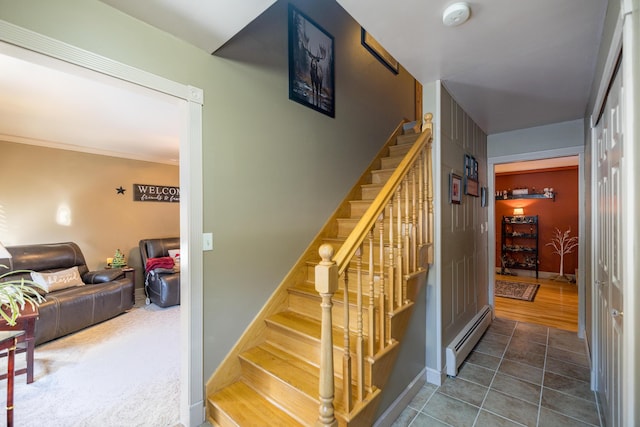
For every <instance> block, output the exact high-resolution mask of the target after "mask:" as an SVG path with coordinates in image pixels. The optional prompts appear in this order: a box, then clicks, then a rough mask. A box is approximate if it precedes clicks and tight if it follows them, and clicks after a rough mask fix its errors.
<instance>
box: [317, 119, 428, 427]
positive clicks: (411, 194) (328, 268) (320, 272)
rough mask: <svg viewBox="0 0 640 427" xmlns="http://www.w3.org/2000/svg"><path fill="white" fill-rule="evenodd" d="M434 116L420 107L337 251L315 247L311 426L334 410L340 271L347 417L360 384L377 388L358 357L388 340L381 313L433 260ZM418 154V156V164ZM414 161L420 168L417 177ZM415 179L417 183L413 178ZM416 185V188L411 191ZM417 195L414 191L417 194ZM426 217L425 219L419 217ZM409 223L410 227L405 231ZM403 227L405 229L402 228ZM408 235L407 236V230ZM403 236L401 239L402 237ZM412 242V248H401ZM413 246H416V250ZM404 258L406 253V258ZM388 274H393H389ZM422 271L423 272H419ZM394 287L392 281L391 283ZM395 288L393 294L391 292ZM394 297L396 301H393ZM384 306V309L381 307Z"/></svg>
mask: <svg viewBox="0 0 640 427" xmlns="http://www.w3.org/2000/svg"><path fill="white" fill-rule="evenodd" d="M432 118H433V115H432V114H430V113H428V114H425V123H424V125H423V126H422V127H421V128H422V133H421V134H420V135H419V136H418V138H417V139H416V140H415V142H414V143H413V145H412V146H411V148H410V149H409V151H408V152H407V153H406V154H405V155H404V157H403V158H402V160H401V161H400V163H399V164H398V166H397V167H396V168H395V170H394V171H393V172H392V174H391V176H390V177H389V179H388V180H387V181H386V183H385V184H384V185H383V186H382V188H381V189H380V191H379V193H378V194H377V196H376V197H375V198H374V200H373V201H372V202H371V204H370V206H369V207H368V208H367V210H366V211H365V213H364V214H363V215H362V217H361V218H360V220H359V221H358V222H357V224H356V225H355V227H354V229H353V230H352V231H351V233H349V236H348V237H347V238H346V240H345V241H344V243H343V244H342V245H341V247H340V249H339V250H338V252H337V253H336V254H335V256H333V247H332V246H331V245H330V244H324V245H322V246H321V247H320V250H319V253H320V256H321V258H322V261H321V262H320V263H319V264H318V265H317V266H316V268H315V279H316V290H317V292H318V293H319V294H320V296H321V297H322V303H321V307H322V313H323V314H322V324H321V330H322V337H321V340H320V353H321V355H322V357H321V360H320V378H319V398H320V407H319V416H318V419H317V421H316V426H325V427H333V426H337V424H338V423H337V421H336V417H335V413H334V408H335V406H334V399H335V388H334V376H335V372H334V369H333V366H334V365H333V338H332V334H331V332H330V331H331V330H332V328H333V326H332V325H333V319H332V306H333V303H332V300H333V295H334V293H335V292H336V291H337V290H338V288H339V285H338V282H339V278H340V277H343V279H344V289H343V291H344V310H343V311H344V318H345V319H344V326H343V327H344V352H343V354H344V357H343V378H342V382H343V387H342V388H343V403H344V404H343V410H344V411H345V412H346V414H345V415H346V416H347V418H349V417H350V416H352V415H355V414H356V413H357V412H358V411H359V410H361V409H362V407H363V406H362V404H363V402H365V400H367V399H369V397H366V398H365V396H364V389H365V388H366V390H367V393H368V394H369V395H370V396H371V395H372V394H371V393H376V387H375V385H374V383H373V381H372V379H371V375H372V374H371V373H370V376H369V380H368V384H365V372H364V363H365V359H367V360H368V361H369V363H370V362H372V361H373V360H374V358H375V357H376V355H377V354H381V353H382V352H384V351H385V348H386V346H391V345H393V344H394V342H395V340H394V339H393V335H392V332H391V331H390V330H389V331H388V333H387V332H386V331H385V325H384V324H385V323H386V321H385V320H384V318H385V316H387V314H388V315H389V316H393V315H394V314H393V311H394V310H395V309H402V308H404V307H406V306H408V305H409V304H410V301H409V298H408V296H407V280H409V277H411V276H412V275H413V274H415V273H418V272H420V273H421V274H424V272H425V271H426V269H425V267H427V265H425V264H430V263H432V262H433V258H432V256H433V255H432V254H433V252H432V249H431V247H432V243H433V176H432V174H433V165H432V155H431V144H432V142H433V124H432ZM418 160H420V161H421V162H420V163H418ZM416 168H418V169H419V172H418V176H416ZM416 181H417V182H416ZM416 186H417V187H419V190H418V193H419V194H417V195H416ZM402 190H404V212H405V216H404V219H402V216H401V210H402V206H403V195H401V194H400V193H401V191H402ZM394 196H395V197H396V207H397V215H398V216H397V236H396V237H397V246H395V244H396V241H394V232H393V227H394V224H393V207H394V206H393V203H394V202H393V197H394ZM416 196H417V197H416ZM416 200H418V204H419V207H418V209H419V210H420V216H419V223H418V224H416ZM409 202H411V203H412V208H413V211H412V213H411V215H410V214H409ZM387 206H389V207H390V208H391V209H390V213H389V218H390V229H389V234H388V236H389V247H390V251H389V264H388V266H389V272H388V278H389V281H390V285H391V287H392V288H395V289H390V292H391V295H390V296H389V302H388V303H386V302H385V296H384V294H383V292H384V286H383V280H384V276H385V272H384V271H383V270H384V268H385V262H384V260H383V258H384V257H383V249H382V248H383V246H384V242H383V240H382V239H383V238H384V216H385V210H386V208H387ZM425 221H426V223H425ZM376 224H378V228H379V233H380V238H381V240H380V242H379V244H380V252H379V253H380V258H381V263H380V264H379V267H380V270H379V271H380V273H379V274H380V288H381V291H380V294H379V295H378V296H377V298H378V303H379V306H380V309H377V308H376V306H375V305H376V304H375V302H374V299H375V298H376V297H375V296H374V295H375V292H374V278H373V275H374V264H375V263H374V258H373V245H374V229H375V228H376ZM416 227H417V228H418V229H419V230H418V233H420V234H419V236H416ZM409 230H410V231H409ZM403 233H404V236H402V235H401V234H403ZM410 234H411V235H410ZM367 237H368V239H369V246H368V248H369V270H368V275H369V296H368V301H369V306H368V308H367V309H366V310H367V313H368V316H369V325H368V328H369V330H368V338H367V339H368V354H367V355H365V349H364V339H363V328H364V325H363V322H362V320H363V312H364V311H365V309H364V307H363V304H362V302H363V301H362V296H363V289H362V288H363V283H362V249H363V246H364V245H365V243H364V242H365V239H366V238H367ZM403 237H404V241H403ZM409 245H411V246H412V247H411V249H410V248H409V247H408V246H409ZM416 246H420V249H419V250H417V249H415V248H416ZM424 246H427V247H428V248H429V249H428V250H427V252H426V254H427V255H426V259H425V258H421V260H420V263H418V262H417V260H416V257H417V253H418V252H420V253H421V254H422V252H423V251H424ZM354 259H355V262H356V271H357V275H358V277H357V291H356V295H357V326H356V329H357V330H356V334H357V342H356V349H355V356H356V360H355V363H356V367H357V368H356V370H355V371H356V372H355V375H354V376H353V378H352V376H351V373H352V372H353V369H352V367H351V364H352V358H351V353H352V350H351V345H350V338H349V330H350V329H351V328H350V326H349V310H350V308H349V304H348V299H349V295H348V294H349V290H348V282H349V280H348V272H347V271H346V270H347V269H348V268H349V265H350V263H351V262H352V260H354ZM409 259H411V260H412V263H411V265H410V264H409ZM392 276H393V277H392ZM425 277H426V276H425ZM396 287H397V288H396ZM394 294H395V295H396V296H397V298H395V297H394V296H393V295H394ZM394 300H395V301H394ZM387 306H388V308H389V311H387ZM376 310H378V315H379V316H380V320H379V322H378V325H379V326H378V331H376V320H375V319H374V316H376V314H375V311H376ZM376 340H377V341H378V344H379V348H378V349H375V348H374V347H375V342H376ZM354 383H355V385H356V387H357V396H356V399H357V400H356V402H355V403H353V402H352V395H351V389H352V385H353V384H354Z"/></svg>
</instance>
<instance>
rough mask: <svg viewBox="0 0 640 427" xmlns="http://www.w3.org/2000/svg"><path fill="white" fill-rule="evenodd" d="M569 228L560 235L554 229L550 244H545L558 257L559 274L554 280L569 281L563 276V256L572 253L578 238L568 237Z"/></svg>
mask: <svg viewBox="0 0 640 427" xmlns="http://www.w3.org/2000/svg"><path fill="white" fill-rule="evenodd" d="M570 234H571V228H569V229H568V230H567V231H565V232H564V233H562V232H561V231H560V230H558V229H557V228H556V232H555V234H554V236H553V239H551V243H547V246H553V248H554V249H555V250H554V251H553V253H555V254H558V255H560V274H558V276H557V277H555V278H554V280H565V281H567V282H568V281H569V278H568V277H567V276H565V275H564V256H565V255H566V254H570V253H571V252H573V249H574V248H575V247H576V246H578V237H576V236H573V237H570Z"/></svg>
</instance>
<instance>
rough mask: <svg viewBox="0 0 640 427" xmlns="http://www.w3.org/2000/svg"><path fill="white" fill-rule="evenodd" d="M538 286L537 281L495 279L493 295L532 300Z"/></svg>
mask: <svg viewBox="0 0 640 427" xmlns="http://www.w3.org/2000/svg"><path fill="white" fill-rule="evenodd" d="M539 287H540V285H539V284H537V283H521V282H510V281H506V280H496V287H495V295H496V296H497V297H504V298H513V299H519V300H523V301H529V302H531V301H533V299H534V298H535V297H536V293H537V292H538V288H539Z"/></svg>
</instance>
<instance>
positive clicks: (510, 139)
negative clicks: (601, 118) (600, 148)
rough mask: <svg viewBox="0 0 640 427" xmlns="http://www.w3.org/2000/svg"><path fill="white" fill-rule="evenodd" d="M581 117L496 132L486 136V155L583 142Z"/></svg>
mask: <svg viewBox="0 0 640 427" xmlns="http://www.w3.org/2000/svg"><path fill="white" fill-rule="evenodd" d="M583 126H584V123H583V120H582V119H578V120H573V121H568V122H561V123H554V124H551V125H545V126H537V127H533V128H527V129H518V130H514V131H509V132H502V133H496V134H493V135H489V136H488V137H487V156H488V157H489V158H492V157H502V156H513V155H517V154H523V153H531V152H537V151H546V150H557V149H560V148H566V147H575V146H581V145H583V144H584V128H583Z"/></svg>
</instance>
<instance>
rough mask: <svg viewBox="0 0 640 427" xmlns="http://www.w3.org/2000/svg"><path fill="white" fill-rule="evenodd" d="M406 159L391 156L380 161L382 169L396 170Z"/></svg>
mask: <svg viewBox="0 0 640 427" xmlns="http://www.w3.org/2000/svg"><path fill="white" fill-rule="evenodd" d="M402 159H404V156H389V157H383V158H382V159H380V169H390V168H396V167H398V165H399V164H400V162H401V161H402Z"/></svg>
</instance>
